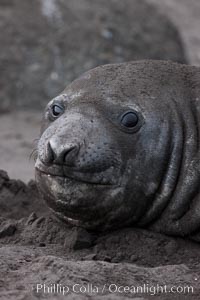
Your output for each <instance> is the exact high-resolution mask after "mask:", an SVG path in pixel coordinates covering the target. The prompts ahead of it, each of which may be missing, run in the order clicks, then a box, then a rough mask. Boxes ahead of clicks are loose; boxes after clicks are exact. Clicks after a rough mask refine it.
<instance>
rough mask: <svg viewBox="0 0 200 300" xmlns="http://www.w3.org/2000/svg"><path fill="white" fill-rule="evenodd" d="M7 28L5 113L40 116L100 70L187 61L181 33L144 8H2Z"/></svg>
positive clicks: (1, 71)
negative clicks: (30, 111)
mask: <svg viewBox="0 0 200 300" xmlns="http://www.w3.org/2000/svg"><path fill="white" fill-rule="evenodd" d="M30 11H31V14H30ZM0 20H1V21H0V31H1V36H0V44H1V53H0V86H1V89H0V111H6V110H10V109H13V108H15V107H16V106H17V107H30V108H41V107H43V106H44V105H45V104H46V103H47V102H48V100H50V98H52V97H54V96H55V95H57V94H58V93H60V92H61V91H62V90H63V88H64V87H65V86H66V85H67V83H69V82H71V81H72V80H73V79H74V78H76V77H77V76H79V75H80V74H82V73H83V72H84V71H86V70H88V69H90V68H92V67H95V66H97V65H100V64H106V63H113V62H115V63H116V62H124V61H129V60H134V59H144V58H150V59H167V60H174V61H177V62H185V61H186V60H185V55H184V50H183V46H182V41H181V38H180V36H179V33H178V31H177V30H176V28H175V26H174V25H173V24H172V22H171V21H170V20H169V19H167V18H166V17H165V16H164V15H161V14H160V13H159V11H158V10H157V8H156V7H155V6H153V5H149V4H147V3H146V2H145V0H134V1H132V0H124V1H121V0H110V1H107V0H101V1H99V0H93V1H92V2H91V0H76V1H74V0H68V1H63V0H34V1H33V0H30V1H27V0H21V1H17V0H10V1H6V5H5V4H3V2H2V1H1V3H0Z"/></svg>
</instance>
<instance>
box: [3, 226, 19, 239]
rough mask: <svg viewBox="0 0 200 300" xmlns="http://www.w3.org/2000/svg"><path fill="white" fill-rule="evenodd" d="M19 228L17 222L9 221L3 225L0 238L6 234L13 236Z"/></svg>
mask: <svg viewBox="0 0 200 300" xmlns="http://www.w3.org/2000/svg"><path fill="white" fill-rule="evenodd" d="M16 230H17V227H16V225H15V224H12V223H7V224H5V225H3V226H2V228H1V229H0V238H4V237H6V236H12V235H13V234H14V233H15V231H16Z"/></svg>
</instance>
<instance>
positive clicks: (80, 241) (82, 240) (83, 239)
mask: <svg viewBox="0 0 200 300" xmlns="http://www.w3.org/2000/svg"><path fill="white" fill-rule="evenodd" d="M93 241H94V239H93V236H92V235H91V234H90V233H89V232H87V231H86V230H85V229H82V228H75V231H74V243H73V245H72V247H73V249H74V250H81V249H85V248H90V247H92V246H93Z"/></svg>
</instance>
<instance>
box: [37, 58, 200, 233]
mask: <svg viewBox="0 0 200 300" xmlns="http://www.w3.org/2000/svg"><path fill="white" fill-rule="evenodd" d="M199 120H200V69H199V68H197V67H192V66H186V65H179V64H176V63H172V62H164V61H163V62H162V61H136V62H128V63H123V64H112V65H104V66H100V67H97V68H95V69H93V70H91V71H89V72H87V73H85V74H83V75H82V76H81V77H80V78H79V79H77V80H75V81H74V82H73V83H72V84H71V85H69V86H68V87H67V88H66V89H65V90H64V91H63V92H62V93H61V94H60V95H59V96H58V97H56V98H55V99H53V100H52V101H50V103H49V104H48V105H47V107H46V110H45V113H44V119H43V125H42V130H41V137H40V140H39V143H38V158H37V161H36V180H37V184H38V187H39V190H40V192H41V194H42V196H43V198H44V199H45V200H46V202H47V204H48V205H49V207H50V208H51V209H52V210H53V212H54V213H55V214H56V215H57V216H58V217H60V218H62V219H64V220H66V221H67V222H69V223H72V224H76V225H78V226H82V227H85V228H87V229H92V230H100V231H103V230H111V229H116V228H120V227H124V226H138V227H147V228H151V229H153V230H155V231H159V232H163V233H166V234H170V235H180V236H185V235H190V234H193V233H195V232H196V231H198V229H199V228H200V193H199V186H200V185H199V182H200V149H199V147H200V128H199V126H200V121H199Z"/></svg>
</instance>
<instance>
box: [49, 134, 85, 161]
mask: <svg viewBox="0 0 200 300" xmlns="http://www.w3.org/2000/svg"><path fill="white" fill-rule="evenodd" d="M78 151H79V147H78V145H74V144H64V145H63V144H62V143H61V141H58V140H55V139H52V140H50V141H49V143H48V145H47V153H48V154H47V155H46V156H47V157H48V161H49V162H52V163H55V164H61V165H63V164H66V165H70V166H71V165H73V164H74V159H75V158H76V156H77V154H78Z"/></svg>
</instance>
